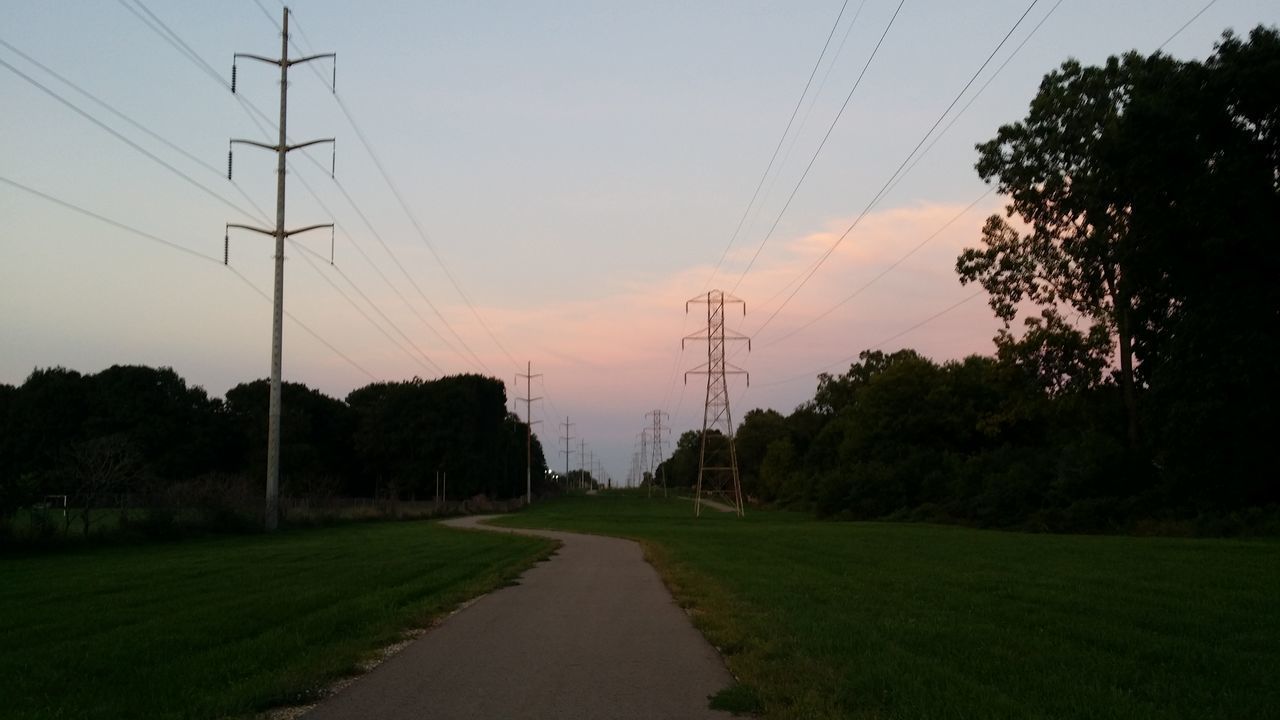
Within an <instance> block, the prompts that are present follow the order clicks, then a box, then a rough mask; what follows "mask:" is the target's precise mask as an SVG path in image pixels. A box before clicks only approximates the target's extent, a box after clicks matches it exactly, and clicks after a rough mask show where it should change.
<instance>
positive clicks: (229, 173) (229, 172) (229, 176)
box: [227, 148, 231, 180]
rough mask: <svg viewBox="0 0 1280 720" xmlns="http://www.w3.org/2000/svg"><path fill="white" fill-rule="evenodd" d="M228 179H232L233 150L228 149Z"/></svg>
mask: <svg viewBox="0 0 1280 720" xmlns="http://www.w3.org/2000/svg"><path fill="white" fill-rule="evenodd" d="M227 179H228V180H230V179H231V148H227Z"/></svg>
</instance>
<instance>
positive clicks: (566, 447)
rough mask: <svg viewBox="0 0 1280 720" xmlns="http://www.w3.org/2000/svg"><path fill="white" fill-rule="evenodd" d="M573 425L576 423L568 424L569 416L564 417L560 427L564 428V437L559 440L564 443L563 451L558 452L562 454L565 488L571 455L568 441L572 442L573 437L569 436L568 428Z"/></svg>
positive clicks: (567, 482)
mask: <svg viewBox="0 0 1280 720" xmlns="http://www.w3.org/2000/svg"><path fill="white" fill-rule="evenodd" d="M575 424H576V423H571V422H569V416H568V415H565V416H564V423H563V424H562V425H561V426H560V427H563V428H564V435H561V436H560V440H561V441H562V442H563V443H564V449H563V450H561V451H560V452H561V453H562V454H564V486H565V487H566V488H568V487H569V477H570V476H569V456H570V455H572V454H573V449H572V448H571V447H570V444H569V441H570V440H573V436H572V435H570V434H569V428H571V427H573V426H574V425H575Z"/></svg>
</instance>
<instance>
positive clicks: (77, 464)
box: [0, 365, 546, 533]
mask: <svg viewBox="0 0 1280 720" xmlns="http://www.w3.org/2000/svg"><path fill="white" fill-rule="evenodd" d="M268 399H269V393H268V382H267V381H266V380H255V381H252V382H246V383H241V384H239V385H236V386H235V387H233V388H231V389H230V390H228V391H227V393H226V397H225V398H218V397H210V396H209V394H208V393H207V392H206V391H205V390H204V389H203V388H200V387H197V386H193V385H189V384H188V383H187V382H186V381H185V380H184V379H183V378H182V377H181V376H179V375H178V374H177V373H176V372H174V371H173V370H172V369H171V368H151V367H145V366H125V365H116V366H113V367H110V368H107V369H106V370H103V371H101V372H99V373H96V374H82V373H80V372H77V371H75V370H70V369H66V368H60V367H57V368H45V369H37V370H35V371H34V372H32V373H31V375H30V376H29V377H28V378H27V379H26V380H25V381H24V382H23V383H22V384H21V385H18V386H16V387H15V386H12V385H3V384H0V523H3V522H4V521H6V520H9V519H11V518H12V516H13V515H14V514H15V513H16V512H17V510H18V509H19V508H23V507H31V506H33V505H38V504H41V503H42V502H48V501H50V499H51V498H53V499H54V500H55V501H57V502H61V501H62V499H63V498H64V497H65V498H66V500H65V502H66V503H67V505H68V506H69V507H71V508H75V509H76V510H77V511H78V512H80V513H81V514H80V516H79V518H78V519H79V520H81V521H82V522H83V525H84V531H85V532H86V533H87V532H88V531H89V528H90V524H91V522H92V516H91V515H90V514H89V513H88V512H85V510H86V509H92V508H93V507H96V506H103V505H110V506H117V505H119V506H123V507H124V508H125V509H126V510H127V509H128V507H130V506H132V507H139V508H156V507H163V506H171V505H174V504H177V505H184V504H195V505H202V504H203V505H208V504H210V503H212V504H214V505H217V506H218V507H219V508H221V509H222V510H223V511H225V512H236V513H240V514H244V513H246V511H247V512H249V514H252V513H253V512H256V513H257V514H258V515H260V514H261V512H262V510H261V498H262V487H263V483H264V480H263V478H264V477H265V467H266V428H267V409H268ZM526 428H527V426H526V425H525V423H523V422H521V421H520V420H518V419H517V417H516V416H515V415H514V414H512V413H510V412H508V411H507V402H506V390H505V388H504V386H503V384H502V382H501V381H499V380H497V379H494V378H489V377H483V376H480V375H455V376H449V377H444V378H441V379H438V380H422V379H418V378H414V379H413V380H408V381H402V382H380V383H373V384H370V385H366V386H364V387H361V388H357V389H356V390H353V391H352V392H351V393H349V394H348V395H347V397H346V398H345V399H342V400H340V399H337V398H333V397H329V396H328V395H325V394H324V393H321V392H319V391H318V390H315V389H313V388H309V387H307V386H306V385H303V384H299V383H284V385H283V388H282V416H281V448H280V454H281V490H282V494H283V495H285V496H286V497H287V496H294V497H309V498H324V497H335V496H341V497H366V498H384V499H394V500H429V499H434V497H435V493H436V490H437V488H436V476H437V473H441V472H443V473H447V478H448V484H447V493H448V497H449V498H454V499H460V498H469V497H472V496H475V495H485V496H487V497H488V498H513V497H517V496H521V495H523V493H524V491H525V453H526V448H525V442H526ZM532 455H533V466H532V477H533V482H534V483H535V490H536V491H539V492H541V491H542V490H543V489H544V487H543V486H544V483H545V477H546V476H545V470H546V461H545V459H544V457H543V451H542V446H541V444H540V443H539V442H538V440H537V438H536V437H534V438H533V445H532ZM246 524H256V523H252V522H246Z"/></svg>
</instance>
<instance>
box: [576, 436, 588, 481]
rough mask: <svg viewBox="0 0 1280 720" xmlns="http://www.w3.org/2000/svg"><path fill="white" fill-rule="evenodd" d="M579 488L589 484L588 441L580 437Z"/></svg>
mask: <svg viewBox="0 0 1280 720" xmlns="http://www.w3.org/2000/svg"><path fill="white" fill-rule="evenodd" d="M578 467H579V468H580V470H579V471H578V488H579V489H581V488H584V487H586V485H587V441H586V440H583V439H582V438H578Z"/></svg>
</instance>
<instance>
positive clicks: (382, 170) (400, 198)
mask: <svg viewBox="0 0 1280 720" xmlns="http://www.w3.org/2000/svg"><path fill="white" fill-rule="evenodd" d="M256 1H257V0H255V2H256ZM259 9H262V10H263V14H264V15H267V16H268V17H270V14H269V13H267V12H266V9H265V8H262V6H261V4H259ZM313 70H314V68H313ZM331 88H332V89H333V98H334V100H335V101H336V102H337V104H338V109H340V110H341V111H342V114H343V115H344V116H345V117H346V118H347V122H348V123H350V124H351V129H352V130H353V131H355V134H356V137H357V138H358V139H359V140H360V144H361V145H362V146H363V147H364V149H365V152H367V153H368V154H369V159H370V160H372V161H373V164H374V167H376V168H377V170H378V174H379V175H381V176H382V180H383V182H385V183H386V184H387V188H388V189H390V190H391V194H392V195H393V196H394V197H395V199H396V202H397V203H398V204H399V205H400V209H401V210H402V211H404V214H405V216H406V217H407V218H409V222H410V224H412V225H413V228H414V230H416V231H417V234H418V237H419V238H420V239H421V240H422V243H423V244H424V245H426V246H427V250H429V251H430V252H431V256H432V257H433V258H435V261H436V264H437V265H439V266H440V269H441V270H442V271H444V274H445V277H446V278H448V280H449V284H450V285H452V286H453V289H454V291H455V292H457V293H458V297H459V298H461V299H462V302H463V303H464V304H466V306H467V309H469V310H470V311H471V314H472V315H473V316H474V317H475V319H476V321H477V322H478V323H480V327H481V328H483V329H484V331H485V333H486V334H488V336H489V339H491V340H492V341H493V343H494V344H495V345H496V346H497V347H498V349H499V350H501V351H502V354H503V355H505V356H506V357H507V359H508V360H509V361H511V364H512V365H513V366H514V367H516V368H519V367H520V363H519V361H517V360H516V359H515V356H514V355H512V354H511V353H510V352H509V351H508V350H507V348H506V346H505V345H503V344H502V341H501V340H499V339H498V336H497V335H495V334H494V332H493V330H492V329H491V328H490V327H489V324H488V323H486V322H485V321H484V318H483V317H482V316H481V315H480V312H479V311H478V310H476V307H475V304H474V303H472V302H471V298H470V297H468V295H467V293H466V292H465V291H464V290H463V289H462V285H461V284H460V283H459V282H458V279H457V277H456V276H455V275H454V274H453V271H452V270H450V269H449V265H448V264H447V263H446V262H445V261H444V258H443V257H442V256H441V255H440V253H439V251H438V250H436V247H435V243H433V242H431V238H430V237H429V236H428V235H427V231H426V230H425V229H424V228H423V227H422V223H421V222H419V221H418V218H417V216H416V215H414V214H413V211H412V210H410V209H409V204H408V203H407V202H405V199H404V195H403V194H401V192H400V188H399V187H398V186H397V185H396V184H395V182H394V181H392V179H391V175H390V173H388V172H387V169H386V166H384V165H383V164H382V159H381V158H380V157H379V156H378V154H377V153H376V152H375V151H374V149H373V145H372V143H370V142H369V138H368V136H366V135H365V133H364V131H363V130H362V129H361V128H360V125H359V123H357V122H356V119H355V116H354V115H353V114H352V113H351V109H350V108H348V107H347V104H346V102H344V101H343V99H342V95H340V94H338V92H337V88H336V87H333V86H331ZM432 309H433V310H434V309H435V308H434V306H433V307H432ZM437 315H439V312H438V311H437ZM440 319H441V321H442V322H445V324H446V326H447V327H449V329H450V331H451V332H453V334H454V336H455V337H456V338H457V339H458V342H460V343H462V345H463V347H465V348H466V349H467V352H469V353H471V354H472V356H474V357H476V359H477V361H479V356H477V355H476V354H475V352H474V351H472V350H471V348H470V346H469V345H467V343H466V341H465V340H463V339H462V336H461V335H458V333H457V332H456V331H455V330H453V327H452V326H451V325H449V324H448V322H447V321H445V320H444V317H443V316H442V315H441V316H440ZM480 364H481V366H482V367H484V363H483V362H481V363H480ZM485 371H486V372H488V371H489V370H488V368H487V367H485Z"/></svg>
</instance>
